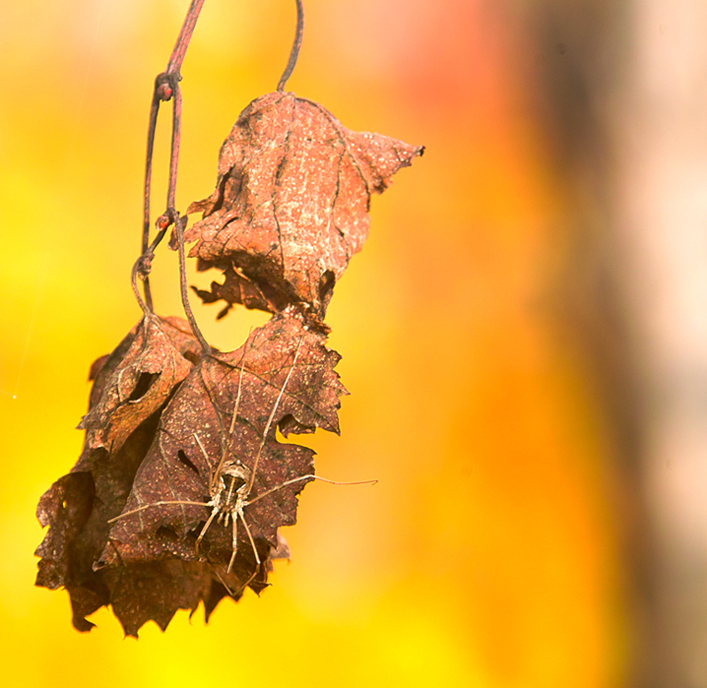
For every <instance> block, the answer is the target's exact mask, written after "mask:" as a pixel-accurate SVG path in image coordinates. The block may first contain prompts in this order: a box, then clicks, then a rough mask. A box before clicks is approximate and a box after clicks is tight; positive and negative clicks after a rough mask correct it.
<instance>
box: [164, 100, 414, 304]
mask: <svg viewBox="0 0 707 688" xmlns="http://www.w3.org/2000/svg"><path fill="white" fill-rule="evenodd" d="M423 150H424V148H423V147H421V146H417V147H416V146H410V145H408V144H406V143H403V142H402V141H397V140H395V139H392V138H389V137H387V136H381V135H380V134H372V133H368V132H361V133H358V132H353V131H350V130H348V129H346V128H345V127H343V126H342V125H341V124H340V123H339V122H338V121H337V120H336V119H335V118H334V117H333V116H332V115H331V114H330V113H329V112H328V111H327V110H325V109H324V108H323V107H322V106H321V105H319V104H317V103H314V102H312V101H309V100H305V99H301V98H297V97H296V96H295V95H294V94H292V93H282V92H276V93H268V94H266V95H264V96H261V97H260V98H257V99H256V100H254V101H253V102H252V103H250V104H249V105H248V106H247V107H246V108H245V110H244V111H243V112H242V113H241V115H240V116H239V117H238V120H237V121H236V123H235V124H234V126H233V128H232V129H231V132H230V134H229V135H228V138H227V139H226V141H225V142H224V144H223V146H222V147H221V153H220V157H219V165H218V180H217V183H216V189H215V191H214V192H213V193H212V194H211V196H209V197H208V198H206V199H204V200H202V201H199V202H196V203H192V205H191V206H190V207H189V209H188V212H189V213H194V212H199V211H200V212H202V213H203V219H202V220H201V221H199V222H197V223H196V224H194V225H193V226H192V227H191V228H190V229H188V230H187V232H186V233H185V240H186V241H187V242H192V241H196V242H197V243H196V244H195V245H194V246H193V247H192V249H191V251H190V253H189V255H190V256H192V257H196V258H197V259H198V260H197V268H198V269H199V270H206V269H209V268H212V267H215V268H218V269H220V270H222V271H223V272H224V274H225V281H224V283H223V284H218V283H216V282H215V283H214V284H212V286H211V291H207V290H197V294H199V295H200V296H201V298H202V299H203V300H204V301H205V302H207V303H208V302H213V301H215V300H219V299H224V300H225V301H226V302H227V304H228V305H227V307H226V308H225V309H224V310H223V311H222V312H221V313H220V315H221V316H222V315H224V314H225V312H226V311H227V310H228V307H229V306H230V305H231V304H233V303H243V304H244V305H245V306H247V307H249V308H260V309H263V310H267V311H272V312H276V311H279V310H282V308H284V307H285V306H286V305H287V304H290V303H297V302H301V303H304V304H309V306H311V307H312V308H313V310H314V312H315V313H316V314H317V315H318V316H319V317H320V318H322V317H323V316H324V312H325V310H326V307H327V305H328V303H329V300H330V299H331V295H332V290H333V288H334V284H335V283H336V282H337V281H338V279H339V278H340V277H341V275H342V274H343V272H344V270H345V269H346V266H347V265H348V262H349V260H350V259H351V256H352V255H353V254H354V253H356V252H357V251H360V250H361V248H362V247H363V244H364V242H365V240H366V238H367V236H368V228H369V223H370V219H369V216H368V210H369V203H370V195H371V194H372V193H381V192H382V191H384V190H385V189H386V188H387V187H388V185H389V184H390V181H391V177H392V176H393V174H395V172H397V171H398V170H399V169H400V168H402V167H406V166H408V165H410V163H411V161H412V159H413V158H415V157H416V156H418V155H421V154H422V152H423ZM172 245H174V239H173V243H172Z"/></svg>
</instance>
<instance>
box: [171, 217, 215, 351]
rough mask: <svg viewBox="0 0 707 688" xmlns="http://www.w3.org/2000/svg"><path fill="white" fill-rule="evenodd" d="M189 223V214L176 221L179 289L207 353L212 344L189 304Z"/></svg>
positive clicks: (193, 326) (188, 314) (195, 333)
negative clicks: (186, 246)
mask: <svg viewBox="0 0 707 688" xmlns="http://www.w3.org/2000/svg"><path fill="white" fill-rule="evenodd" d="M186 224H187V216H186V215H185V216H184V217H177V218H176V220H175V222H174V233H175V234H176V235H177V250H178V252H179V291H180V294H181V296H182V306H183V308H184V313H185V314H186V316H187V320H188V321H189V325H190V326H191V331H192V332H193V333H194V336H195V337H196V338H197V339H198V340H199V344H201V348H202V349H203V350H204V353H205V354H210V353H211V346H210V345H209V343H208V342H207V341H206V339H205V337H204V335H203V334H202V333H201V330H200V329H199V326H198V325H197V324H196V318H195V317H194V312H193V311H192V309H191V306H190V305H189V292H188V290H187V266H186V259H185V257H184V227H185V225H186Z"/></svg>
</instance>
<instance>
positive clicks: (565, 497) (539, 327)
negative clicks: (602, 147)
mask: <svg viewBox="0 0 707 688" xmlns="http://www.w3.org/2000/svg"><path fill="white" fill-rule="evenodd" d="M187 4H188V3H187V2H186V0H184V1H182V0H157V1H155V2H145V1H144V0H123V1H122V2H119V3H117V2H110V1H109V0H57V1H56V2H53V3H46V2H44V1H43V0H25V1H24V2H23V3H9V2H2V4H0V20H1V21H0V46H2V50H3V60H2V61H0V103H1V105H0V162H1V164H0V200H1V201H2V207H3V218H2V230H1V231H2V240H3V251H2V257H0V261H2V268H1V270H0V280H1V282H0V284H1V285H2V286H1V288H2V303H3V307H2V314H1V315H0V322H1V323H2V352H1V354H2V355H1V357H0V418H1V419H2V420H1V421H0V422H1V423H2V427H1V429H0V431H1V432H2V437H3V440H4V459H5V460H4V479H3V481H2V486H1V487H0V589H2V591H3V592H2V594H1V596H0V624H2V628H3V631H4V641H3V643H2V650H0V652H1V653H2V660H3V668H4V671H5V675H6V676H7V677H8V681H9V682H10V683H22V684H23V685H27V686H40V685H47V684H49V683H68V682H69V681H71V682H72V683H73V684H74V685H75V686H77V687H79V686H89V685H94V684H95V680H96V679H95V677H96V676H97V675H100V676H101V677H102V682H103V683H104V685H106V684H107V685H110V684H115V685H118V684H126V683H129V684H130V685H134V686H153V685H156V684H159V685H163V684H169V685H172V686H178V685H189V684H193V683H196V682H201V681H203V677H204V675H208V676H209V680H210V681H213V682H214V683H215V684H216V683H218V684H220V683H225V682H227V681H232V680H234V678H235V677H236V676H237V678H238V681H239V682H240V683H242V684H243V685H248V684H251V683H255V682H257V681H259V680H260V678H261V677H262V671H263V667H264V666H269V667H273V668H271V669H270V670H269V674H270V676H271V677H274V676H277V677H278V678H277V679H275V678H273V679H272V680H273V681H275V680H278V681H281V682H282V683H285V682H286V683H287V685H288V686H297V685H329V684H333V683H335V684H336V685H341V686H347V685H350V686H361V685H367V686H375V685H406V686H418V685H419V686H429V685H444V686H465V687H466V686H483V687H484V688H489V687H491V688H493V687H494V686H499V687H501V686H503V687H504V688H505V687H507V686H518V687H519V688H520V687H523V688H532V687H533V686H538V687H541V686H542V687H543V688H548V687H554V686H557V687H558V688H560V687H562V688H564V687H565V686H568V685H571V686H577V687H579V688H581V687H583V686H586V688H596V687H597V686H604V685H611V684H612V683H614V682H615V680H616V677H617V675H618V672H619V670H620V669H619V667H620V663H621V657H622V652H623V644H624V640H623V634H622V622H621V602H620V585H621V571H620V569H619V567H618V564H617V557H616V554H615V533H614V525H613V518H614V511H613V509H614V507H613V503H612V495H613V492H614V489H615V480H614V476H613V473H612V469H611V464H612V458H613V457H612V451H613V450H612V446H611V443H610V442H609V440H608V436H607V434H606V433H605V429H604V427H603V425H602V421H601V414H600V412H599V410H598V408H597V403H596V400H595V396H594V391H595V390H594V386H593V381H592V375H591V372H590V371H591V368H590V367H588V366H587V365H585V362H584V360H583V358H582V355H581V354H580V353H579V351H578V349H576V348H575V347H574V346H573V344H572V340H571V339H569V338H566V337H565V336H564V334H563V332H562V330H561V329H560V328H559V327H558V325H557V320H556V318H554V316H553V309H554V308H555V305H556V302H557V294H556V292H555V288H556V286H555V285H556V284H557V275H558V273H559V272H561V266H562V264H563V261H564V247H565V244H566V238H567V237H566V236H565V234H564V233H563V230H562V215H563V197H562V191H561V188H562V187H561V182H560V180H558V179H555V178H554V177H553V174H552V173H551V165H550V161H549V159H548V157H547V155H546V153H545V150H546V142H545V140H544V138H543V134H542V130H541V128H540V127H539V126H538V124H537V121H536V114H535V111H534V105H535V102H536V100H535V97H534V93H533V91H534V89H536V88H537V87H538V81H537V80H536V75H535V72H534V69H535V65H536V64H537V60H538V59H539V56H538V54H537V52H536V48H535V47H534V46H532V45H531V44H530V43H529V42H528V40H527V37H525V36H524V35H523V34H522V33H521V32H520V31H519V30H517V29H515V28H513V26H514V25H513V24H512V23H510V22H509V21H508V20H507V18H506V17H504V16H503V14H502V13H501V10H500V9H499V8H498V7H497V5H496V4H495V3H491V2H482V1H481V0H474V1H471V2H470V1H469V0H443V1H440V2H435V3H431V2H427V1H426V0H416V1H414V2H411V1H410V0H358V1H357V2H354V1H353V0H341V1H340V2H336V3H332V2H328V1H327V0H308V2H307V4H306V5H307V26H306V30H305V40H304V45H303V48H302V53H301V56H300V62H299V65H298V67H297V70H296V71H295V74H294V75H293V77H292V79H291V80H290V82H289V83H288V89H291V90H293V91H295V92H296V93H297V94H298V95H299V96H302V97H306V98H312V99H315V100H317V101H318V102H320V103H322V104H324V105H325V106H326V107H327V108H328V109H329V110H330V111H332V112H333V113H334V114H335V115H336V116H337V118H339V119H340V120H341V121H344V122H346V124H347V126H349V127H351V128H352V129H356V130H372V131H381V132H391V133H394V134H395V136H396V137H400V138H401V139H403V140H406V141H413V142H415V143H422V144H425V145H426V147H427V152H426V156H425V159H424V165H419V167H418V169H416V170H415V174H412V173H410V174H407V175H404V174H401V175H399V176H398V177H397V178H396V180H395V182H394V184H395V187H396V188H395V193H390V194H386V195H385V196H383V197H380V198H377V197H376V198H374V199H373V202H372V212H371V219H372V224H371V235H370V239H369V242H368V244H367V247H366V251H365V252H363V253H362V254H361V255H360V256H357V257H356V258H354V259H353V260H352V262H351V265H350V266H349V270H348V273H347V274H346V276H345V277H344V278H343V279H342V280H341V282H340V283H338V284H337V285H336V299H334V300H333V301H332V303H331V306H330V307H329V311H328V314H327V318H328V322H329V323H330V324H331V326H332V330H333V335H332V337H331V340H330V341H331V345H332V346H333V347H334V348H335V349H336V350H337V351H339V352H341V353H342V355H343V357H344V358H343V360H342V361H341V363H340V364H339V367H338V370H339V372H340V373H341V375H342V378H344V379H345V380H346V384H347V387H348V388H349V390H350V391H351V393H352V396H351V397H347V398H346V399H345V400H344V402H343V406H342V409H341V423H342V429H343V431H344V432H343V435H342V437H341V438H335V437H333V438H328V437H322V438H316V437H315V438H314V441H313V446H315V447H316V448H317V449H318V450H319V451H320V455H321V457H322V460H321V461H320V462H319V463H318V472H319V473H320V474H321V475H323V476H325V477H328V478H333V479H337V480H356V479H362V478H377V479H378V480H379V483H378V485H376V487H375V488H363V489H361V488H356V487H335V486H328V485H313V486H310V488H309V489H308V490H307V499H306V500H303V502H302V504H301V508H300V511H299V516H298V521H299V525H298V527H297V528H296V529H292V530H291V531H289V532H286V533H285V536H286V537H287V539H288V542H289V544H290V546H291V548H292V550H293V552H294V553H295V556H296V559H297V562H296V564H297V565H296V566H294V565H293V566H291V567H289V568H288V567H287V566H286V565H284V564H280V565H278V564H276V568H275V572H274V574H273V579H274V580H275V581H276V585H275V586H273V589H271V590H266V591H265V592H264V593H263V594H262V597H261V599H259V600H257V599H255V598H254V596H253V595H250V594H248V595H246V596H245V598H244V599H243V600H242V602H241V603H239V605H238V606H236V605H229V606H227V607H224V608H223V609H219V610H217V612H216V613H215V615H214V616H213V618H212V620H211V622H210V624H209V625H208V626H205V625H204V624H203V622H202V621H201V619H200V618H198V617H194V619H193V621H192V622H191V624H190V623H189V621H188V618H187V615H186V614H179V615H178V616H177V617H176V618H175V620H174V622H173V623H172V625H171V626H170V629H169V632H168V633H167V634H165V635H162V634H161V632H160V631H159V630H158V629H157V628H156V627H153V626H147V627H145V629H144V630H143V632H142V633H141V639H140V641H139V642H138V643H135V642H133V641H127V642H122V641H121V637H122V633H121V631H120V628H119V626H118V624H117V623H116V622H115V621H114V620H112V619H111V617H110V615H109V614H108V613H105V612H99V613H98V614H97V615H95V616H94V617H93V620H94V621H97V622H98V625H99V628H98V629H97V630H94V631H93V632H92V633H91V634H90V635H88V636H82V635H79V634H78V633H76V632H75V631H74V630H73V629H72V628H71V627H70V624H69V623H68V621H67V617H68V610H67V605H68V601H67V599H66V597H65V596H62V595H57V594H56V593H49V592H48V591H46V590H41V589H37V588H34V587H33V585H32V584H33V580H34V576H35V570H36V568H35V567H36V564H35V560H34V559H33V557H32V554H31V553H32V551H33V550H34V548H35V547H36V545H37V544H38V543H39V541H40V540H41V538H42V532H41V530H40V528H39V526H38V524H37V522H36V520H35V517H34V506H35V503H36V501H37V499H38V497H39V495H40V494H41V493H42V492H43V490H44V489H45V487H46V485H48V484H50V483H51V482H52V480H54V479H55V477H56V476H57V475H60V474H62V473H64V472H66V470H68V468H69V467H70V466H71V464H72V463H73V462H74V460H75V457H76V456H77V455H78V453H79V450H80V446H81V440H82V438H81V433H79V432H77V431H75V430H73V429H72V428H73V427H74V426H75V425H76V424H77V423H78V421H79V419H80V418H81V416H82V415H83V414H84V413H85V411H86V396H87V391H88V386H87V385H86V384H84V383H82V382H81V379H82V376H84V375H86V374H87V372H88V366H89V364H90V362H91V361H93V360H94V359H95V358H96V357H97V356H99V355H101V354H104V353H107V352H108V351H110V350H111V349H112V348H113V347H114V346H115V344H116V343H117V342H118V341H119V339H120V337H122V334H123V333H124V332H125V331H126V330H127V329H129V327H130V326H131V325H132V324H133V323H134V322H135V321H136V320H137V318H138V315H139V313H138V309H137V307H136V305H135V303H134V300H133V297H132V295H131V292H130V288H129V272H130V267H131V265H132V262H133V260H134V259H135V257H136V255H137V252H138V250H139V245H140V239H139V231H140V230H139V228H140V217H141V198H140V194H141V184H142V166H143V156H144V141H145V130H146V124H147V109H148V105H149V97H150V94H151V87H152V80H153V78H154V76H155V75H156V74H157V73H159V72H160V71H161V70H162V69H164V66H165V62H166V59H167V56H168V55H169V52H170V50H171V47H172V43H173V41H174V37H175V36H176V32H177V30H178V27H179V24H180V22H181V19H182V17H183V15H184V12H185V10H186V6H187ZM294 14H295V13H294V3H291V2H288V1H287V0H277V1H276V0H267V1H264V2H246V0H233V1H231V0H229V1H228V2H225V1H222V0H221V1H219V0H209V2H207V4H206V6H205V9H204V11H203V13H202V18H201V19H200V22H199V25H198V27H197V30H196V33H195V36H194V39H193V42H192V46H191V48H190V51H189V53H188V55H187V58H186V61H185V64H184V67H183V70H182V73H183V76H184V81H183V92H184V98H185V108H184V122H183V144H182V157H181V161H180V181H179V187H178V206H179V207H180V208H184V207H185V206H186V204H187V203H188V202H189V201H190V200H192V199H194V198H202V197H204V196H206V195H207V194H208V193H209V192H210V191H211V189H212V188H213V169H214V164H215V162H216V160H217V152H218V148H219V146H220V144H221V142H222V141H223V139H224V137H225V136H226V134H227V133H228V131H229V129H230V127H231V125H232V123H233V121H234V120H235V117H236V116H237V114H238V113H239V112H240V110H241V109H242V108H243V106H244V105H245V104H246V103H248V102H249V101H250V100H252V99H253V98H254V97H256V96H258V95H260V94H262V93H265V92H268V91H270V90H272V89H273V88H274V86H275V84H276V82H277V79H278V77H279V75H280V73H281V71H282V67H283V65H284V62H285V61H286V58H287V54H288V51H289V47H290V43H291V39H292V35H293V32H294ZM554 55H556V53H553V55H547V56H540V57H543V59H544V58H547V59H553V56H554ZM166 133H167V129H166V127H165V128H164V130H161V134H162V138H161V139H160V141H159V142H158V149H157V161H159V160H160V154H162V156H163V157H162V160H164V153H165V150H166V144H167V141H166ZM164 166H166V161H165V162H164V165H163V168H164ZM159 169H160V165H159V162H157V170H159ZM164 188H165V180H164V177H160V175H159V174H158V175H157V179H156V189H155V196H154V198H155V202H156V204H157V206H158V207H159V205H160V202H159V201H158V199H160V198H161V195H162V193H163V190H164ZM153 275H154V278H153V288H154V293H155V301H156V304H157V307H158V308H159V310H160V312H161V313H165V314H175V315H179V314H180V306H179V303H178V300H177V297H176V294H177V290H176V289H175V284H176V279H177V277H176V261H175V259H174V256H172V255H168V252H167V251H162V252H161V253H160V252H158V254H157V257H156V260H155V269H154V272H153ZM210 279H211V276H210V275H209V274H208V273H206V274H205V275H203V276H199V275H195V276H194V277H193V280H192V281H193V282H195V283H197V284H199V285H200V286H202V287H205V286H206V285H207V284H208V282H209V281H210ZM441 294H444V298H441ZM195 306H198V300H197V299H195ZM215 310H216V307H214V308H211V309H209V308H201V307H199V315H198V317H199V320H200V323H202V326H203V328H204V330H205V332H206V336H207V338H208V339H209V341H212V342H214V343H215V344H216V345H218V346H221V347H222V348H228V347H230V348H233V347H234V346H235V345H237V343H239V342H241V341H243V340H244V339H245V336H246V333H247V332H248V329H249V327H250V326H251V325H252V324H259V323H262V322H263V320H264V318H263V316H259V315H257V314H252V313H251V314H248V313H246V312H245V311H244V312H238V313H232V314H230V315H229V317H228V318H226V319H225V320H224V321H221V322H220V323H216V322H214V316H215ZM13 396H16V398H14V399H13ZM40 631H41V632H40ZM247 637H267V638H269V639H270V641H269V643H268V644H256V643H250V642H248V643H247V646H248V651H247V656H245V657H243V658H239V660H238V662H237V664H236V663H235V662H232V661H231V660H230V659H228V658H230V657H232V656H233V651H234V650H233V648H234V647H243V646H244V645H245V644H246V642H247ZM175 657H182V658H183V659H182V660H181V661H179V662H175ZM273 660H275V664H273Z"/></svg>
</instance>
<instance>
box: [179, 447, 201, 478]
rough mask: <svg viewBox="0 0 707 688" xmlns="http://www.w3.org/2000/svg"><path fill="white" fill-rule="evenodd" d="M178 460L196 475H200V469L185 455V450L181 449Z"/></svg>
mask: <svg viewBox="0 0 707 688" xmlns="http://www.w3.org/2000/svg"><path fill="white" fill-rule="evenodd" d="M177 459H179V461H181V462H182V463H183V464H184V465H185V466H186V467H187V468H190V469H191V470H192V471H194V473H196V474H197V475H199V469H198V468H197V467H196V466H195V465H194V463H193V462H192V461H190V459H189V457H188V456H187V455H186V454H185V453H184V450H182V449H180V450H179V451H178V452H177Z"/></svg>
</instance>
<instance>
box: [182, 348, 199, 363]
mask: <svg viewBox="0 0 707 688" xmlns="http://www.w3.org/2000/svg"><path fill="white" fill-rule="evenodd" d="M182 356H184V358H186V359H187V361H189V363H191V364H192V365H196V364H197V363H198V362H199V361H200V360H201V358H200V357H199V355H198V354H196V353H194V352H193V351H185V352H184V353H183V354H182Z"/></svg>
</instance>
